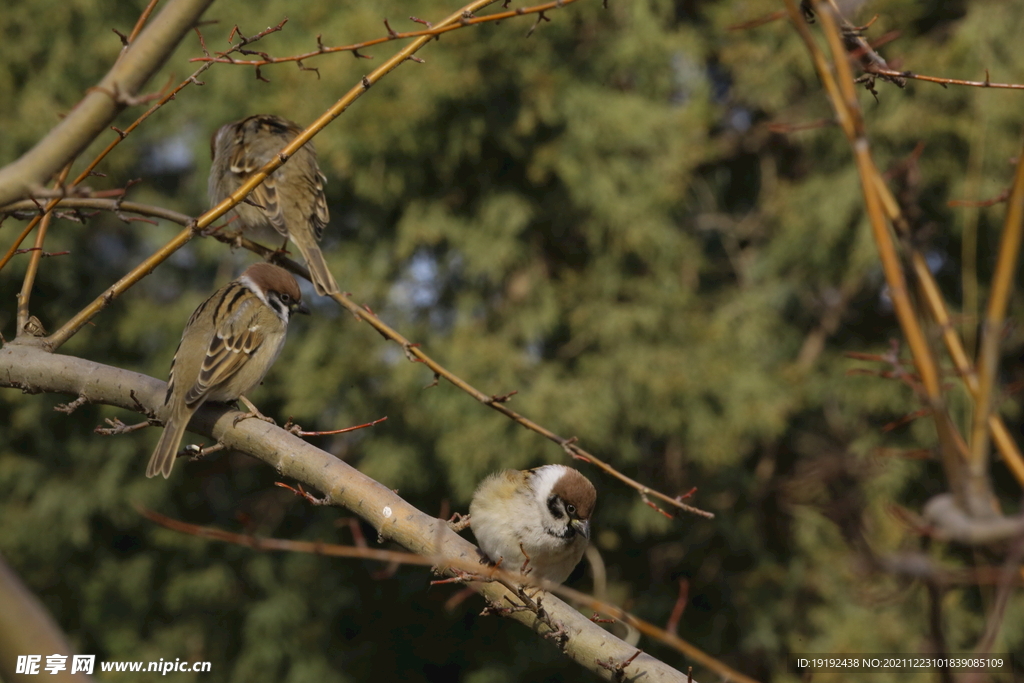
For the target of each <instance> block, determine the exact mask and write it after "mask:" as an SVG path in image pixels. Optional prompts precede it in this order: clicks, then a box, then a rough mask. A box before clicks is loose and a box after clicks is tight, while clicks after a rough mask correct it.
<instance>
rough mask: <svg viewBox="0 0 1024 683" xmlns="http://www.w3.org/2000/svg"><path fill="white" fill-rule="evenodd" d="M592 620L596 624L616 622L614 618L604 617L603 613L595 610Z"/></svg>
mask: <svg viewBox="0 0 1024 683" xmlns="http://www.w3.org/2000/svg"><path fill="white" fill-rule="evenodd" d="M590 620H591V621H592V622H594V623H595V624H614V623H615V620H614V619H603V618H602V617H601V615H600V614H598V613H597V612H594V614H593V615H591V617H590Z"/></svg>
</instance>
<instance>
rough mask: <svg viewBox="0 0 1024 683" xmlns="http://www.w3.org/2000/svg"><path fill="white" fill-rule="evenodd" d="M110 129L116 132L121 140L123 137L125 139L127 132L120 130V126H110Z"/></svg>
mask: <svg viewBox="0 0 1024 683" xmlns="http://www.w3.org/2000/svg"><path fill="white" fill-rule="evenodd" d="M110 130H112V131H114V132H115V133H117V136H118V137H119V138H121V139H122V140H124V139H125V137H127V136H128V133H125V132H124V131H123V130H121V129H120V128H118V127H117V126H111V127H110Z"/></svg>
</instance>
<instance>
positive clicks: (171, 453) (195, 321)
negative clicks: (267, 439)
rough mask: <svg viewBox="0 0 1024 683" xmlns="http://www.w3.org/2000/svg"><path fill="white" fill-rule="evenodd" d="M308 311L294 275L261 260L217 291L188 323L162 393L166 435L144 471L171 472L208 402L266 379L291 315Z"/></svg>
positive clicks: (233, 395)
mask: <svg viewBox="0 0 1024 683" xmlns="http://www.w3.org/2000/svg"><path fill="white" fill-rule="evenodd" d="M296 311H297V312H299V313H309V309H307V308H306V306H305V304H303V303H302V294H301V293H300V292H299V284H298V283H297V282H296V281H295V278H294V277H292V275H291V273H289V272H288V271H286V270H284V269H283V268H278V267H277V266H275V265H271V264H269V263H256V264H254V265H251V266H249V267H248V268H246V269H245V272H243V273H242V274H241V275H240V276H239V277H238V279H237V280H234V281H232V282H229V283H228V284H227V285H225V286H224V287H222V288H221V289H219V290H217V291H216V292H215V293H214V295H213V296H211V297H210V298H209V299H207V300H206V301H204V302H203V303H202V304H201V305H200V306H199V308H197V309H196V310H195V312H194V313H193V314H192V317H191V318H189V319H188V324H187V325H185V331H184V332H183V333H182V335H181V343H179V344H178V350H177V351H175V352H174V360H172V361H171V374H170V378H169V379H168V380H167V394H166V396H165V397H164V407H163V416H162V417H163V421H164V433H163V435H162V436H161V437H160V442H159V443H158V444H157V445H156V450H155V451H153V456H152V457H151V458H150V459H149V467H147V468H146V476H147V477H154V476H156V475H157V474H162V475H164V477H165V478H166V477H169V476H170V475H171V468H172V467H174V459H175V457H176V455H177V452H178V444H180V443H181V437H182V436H183V435H184V434H185V427H187V426H188V422H189V420H190V419H192V415H193V413H195V412H196V411H197V410H199V406H201V405H203V403H205V402H206V401H214V402H231V401H236V400H238V399H239V398H242V399H243V400H245V399H244V396H243V394H246V393H248V392H250V391H252V390H253V389H254V388H255V387H256V386H258V385H259V383H260V382H261V381H263V377H264V375H266V374H267V370H269V369H270V366H271V365H273V364H274V360H275V359H276V358H277V354H278V353H280V351H281V347H282V346H284V337H285V333H286V332H287V331H288V319H289V317H290V316H291V314H292V313H294V312H296Z"/></svg>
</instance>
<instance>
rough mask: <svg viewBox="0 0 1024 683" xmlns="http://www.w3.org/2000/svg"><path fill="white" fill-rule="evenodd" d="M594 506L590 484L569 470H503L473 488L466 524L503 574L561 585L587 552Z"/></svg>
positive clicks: (561, 467)
mask: <svg viewBox="0 0 1024 683" xmlns="http://www.w3.org/2000/svg"><path fill="white" fill-rule="evenodd" d="M596 502H597V492H596V491H595V490H594V485H593V484H591V483H590V480H588V479H587V478H586V477H584V476H583V475H582V474H580V473H579V472H578V471H577V470H574V469H572V468H571V467H565V466H564V465H545V466H544V467H538V468H536V469H532V470H524V471H520V470H505V471H503V472H496V473H495V474H492V475H491V476H489V477H487V478H486V479H484V480H483V482H481V483H480V486H478V487H477V490H476V493H474V494H473V501H472V502H471V503H470V505H469V517H470V524H471V525H472V527H473V535H474V536H476V540H477V542H478V543H479V544H480V549H481V550H483V551H484V552H485V553H486V554H487V557H488V558H489V559H490V560H491V561H492V562H495V563H499V562H500V563H501V567H502V569H505V570H507V571H512V572H521V573H524V574H528V575H529V576H530V577H532V578H541V579H547V580H549V581H554V582H555V583H562V582H563V581H565V580H566V579H567V578H569V574H571V573H572V570H573V568H574V567H575V566H576V565H577V564H578V563H579V561H580V558H581V557H583V551H584V550H586V548H587V542H588V541H589V540H590V516H591V514H592V513H593V512H594V504H595V503H596Z"/></svg>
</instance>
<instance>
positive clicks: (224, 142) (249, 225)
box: [209, 114, 340, 296]
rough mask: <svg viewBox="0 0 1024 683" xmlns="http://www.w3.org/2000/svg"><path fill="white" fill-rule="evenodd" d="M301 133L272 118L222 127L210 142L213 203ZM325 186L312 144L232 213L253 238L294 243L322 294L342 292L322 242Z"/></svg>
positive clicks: (264, 116) (296, 127) (326, 217)
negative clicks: (325, 254) (321, 247)
mask: <svg viewBox="0 0 1024 683" xmlns="http://www.w3.org/2000/svg"><path fill="white" fill-rule="evenodd" d="M301 132H302V127H301V126H299V125H298V124H296V123H293V122H291V121H289V120H288V119H283V118H281V117H280V116H273V115H270V114H258V115H256V116H250V117H249V118H247V119H242V120H241V121H235V122H234V123H228V124H225V125H223V126H221V127H220V129H219V130H218V131H217V132H216V133H214V134H213V137H212V138H211V139H210V154H211V155H212V157H213V165H212V166H211V167H210V183H209V192H210V201H211V202H212V203H213V204H214V205H216V204H219V203H220V202H221V201H223V200H224V198H225V197H227V196H228V195H230V194H231V193H232V192H234V191H235V190H237V189H238V188H239V186H241V185H242V183H244V182H245V181H246V180H248V179H249V176H251V175H252V174H253V173H255V172H256V171H258V170H260V169H261V168H262V167H263V166H265V165H266V164H267V163H268V162H269V161H270V160H271V159H273V158H274V157H275V156H277V154H278V152H280V151H281V148H282V147H284V146H285V145H287V144H288V143H289V142H291V141H292V140H293V139H295V136H297V135H298V134H299V133H301ZM326 182H327V178H325V177H324V174H323V173H321V172H320V167H319V166H318V165H317V162H316V150H315V149H313V144H312V143H308V144H306V145H304V146H303V147H301V148H300V149H299V150H298V151H297V152H295V154H293V155H292V156H291V158H290V159H289V160H288V162H287V163H286V164H284V165H283V166H281V167H280V168H279V169H277V170H276V171H274V172H273V173H271V174H270V175H269V176H267V178H266V180H264V181H263V183H262V184H261V185H259V186H258V187H257V188H256V189H255V190H253V191H252V192H251V193H250V194H249V196H248V197H247V198H246V199H244V200H242V201H241V202H240V203H238V204H237V205H236V206H235V208H234V209H233V211H234V213H235V214H236V215H237V216H238V218H239V220H240V221H241V223H242V229H243V232H246V233H248V234H249V235H250V236H252V237H255V238H256V239H264V240H271V239H275V238H280V237H284V239H285V244H287V243H288V240H289V239H290V240H291V241H292V242H294V243H295V246H297V247H298V248H299V251H300V252H302V258H304V259H305V260H306V265H307V266H308V267H309V273H310V276H311V277H312V278H313V287H315V288H316V293H317V294H320V295H321V296H322V295H324V294H332V293H334V292H338V291H340V290H339V289H338V284H337V283H336V282H335V281H334V277H333V276H332V275H331V271H330V270H328V268H327V262H326V261H324V255H323V254H322V253H321V252H320V245H319V244H317V243H318V242H319V241H320V238H321V237H323V233H324V226H326V225H327V221H328V220H330V215H329V214H328V212H327V200H326V199H325V198H324V184H325V183H326ZM282 249H283V247H282Z"/></svg>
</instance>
